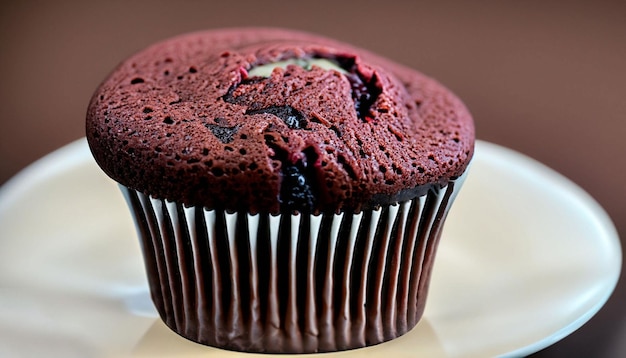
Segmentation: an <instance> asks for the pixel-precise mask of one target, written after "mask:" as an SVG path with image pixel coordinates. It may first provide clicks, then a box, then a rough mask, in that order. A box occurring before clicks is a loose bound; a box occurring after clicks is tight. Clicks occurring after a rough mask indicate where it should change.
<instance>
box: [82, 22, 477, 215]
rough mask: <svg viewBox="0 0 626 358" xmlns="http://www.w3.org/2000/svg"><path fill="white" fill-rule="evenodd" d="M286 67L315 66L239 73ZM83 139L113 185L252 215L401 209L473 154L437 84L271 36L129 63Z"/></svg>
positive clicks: (320, 42) (293, 35) (390, 66)
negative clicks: (400, 205)
mask: <svg viewBox="0 0 626 358" xmlns="http://www.w3.org/2000/svg"><path fill="white" fill-rule="evenodd" d="M312 59H313V60H312ZM317 59H323V60H324V62H323V63H326V62H332V64H335V65H336V68H335V67H334V66H317V65H315V63H316V62H315V61H317ZM309 60H311V61H309ZM326 60H327V61H326ZM281 61H282V62H281ZM294 61H301V62H307V61H308V62H307V63H309V62H310V63H313V65H311V66H306V67H303V66H298V65H295V64H289V65H285V66H279V67H276V68H274V69H273V71H272V72H271V74H269V76H267V77H266V76H259V75H250V74H249V72H250V71H252V70H253V69H254V68H257V67H259V66H265V65H268V64H273V63H279V62H281V63H290V62H294ZM252 73H255V71H252ZM86 133H87V138H88V141H89V145H90V147H91V150H92V152H93V154H94V157H95V159H96V161H97V162H98V164H99V165H100V166H101V167H102V168H103V170H104V171H105V172H106V173H107V174H108V175H109V176H111V177H112V178H113V179H114V180H116V181H118V182H119V183H121V184H122V185H125V186H127V187H129V188H132V189H136V190H139V191H141V192H144V193H146V194H148V195H152V196H154V197H158V198H163V199H167V200H171V201H177V202H180V203H183V204H185V205H188V206H203V207H206V208H210V209H224V210H232V211H235V210H245V211H248V212H252V213H256V212H265V213H268V212H269V213H277V212H279V211H281V210H285V209H288V210H294V211H305V212H306V211H313V212H329V211H339V210H346V209H350V210H356V211H358V210H361V209H363V208H366V207H371V206H375V205H379V204H386V203H390V202H395V201H398V200H405V199H406V198H407V197H410V196H415V195H418V194H421V193H423V192H424V191H425V190H428V188H430V187H432V186H434V185H436V186H441V185H445V184H446V183H447V182H448V181H449V180H451V179H454V178H456V177H458V176H460V175H461V174H462V173H463V172H464V171H465V169H466V167H467V165H468V163H469V161H470V159H471V157H472V154H473V147H474V126H473V122H472V118H471V116H470V114H469V112H468V110H467V109H466V107H465V106H464V105H463V103H462V102H461V101H460V100H459V99H458V98H457V97H456V96H455V95H454V94H452V93H451V92H450V91H449V90H447V89H446V88H444V87H443V86H442V85H441V84H439V83H438V82H436V81H434V80H432V79H430V78H428V77H427V76H425V75H423V74H421V73H419V72H417V71H414V70H411V69H408V68H406V67H404V66H401V65H398V64H395V63H393V62H391V61H389V60H386V59H384V58H381V57H379V56H377V55H374V54H371V53H369V52H367V51H365V50H361V49H357V48H354V47H352V46H350V45H347V44H343V43H339V42H336V41H334V40H330V39H326V38H322V37H318V36H315V35H310V34H306V33H300V32H293V31H285V30H279V29H232V30H219V31H207V32H198V33H192V34H188V35H183V36H180V37H176V38H173V39H170V40H166V41H164V42H161V43H158V44H156V45H153V46H151V47H149V48H147V49H145V50H143V51H141V52H139V53H138V54H136V55H134V56H133V57H131V58H129V59H128V60H126V61H125V62H123V63H122V64H120V65H119V66H118V68H117V69H116V70H115V71H113V73H112V74H111V75H110V76H109V77H108V78H107V79H106V80H105V81H104V82H103V83H102V85H101V86H100V87H99V88H98V90H97V91H96V93H95V94H94V96H93V98H92V100H91V103H90V105H89V109H88V113H87V128H86Z"/></svg>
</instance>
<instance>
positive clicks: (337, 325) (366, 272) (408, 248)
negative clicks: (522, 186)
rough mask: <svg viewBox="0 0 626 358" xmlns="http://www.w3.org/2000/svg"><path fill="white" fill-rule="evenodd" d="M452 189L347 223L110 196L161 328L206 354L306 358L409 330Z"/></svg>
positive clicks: (348, 216) (332, 217)
mask: <svg viewBox="0 0 626 358" xmlns="http://www.w3.org/2000/svg"><path fill="white" fill-rule="evenodd" d="M460 184H461V183H460V181H459V180H457V181H456V182H450V183H449V184H448V185H447V186H446V187H444V188H442V189H439V190H435V189H433V190H430V191H429V192H428V193H427V194H426V195H424V196H421V197H417V198H415V199H413V200H409V201H405V202H401V203H398V204H394V205H390V206H386V207H382V208H378V209H375V210H364V211H362V212H360V213H358V214H352V213H341V214H320V215H308V214H307V215H304V214H302V215H301V214H295V215H294V214H283V215H276V216H273V215H269V214H256V215H250V214H248V213H245V212H235V213H229V212H224V211H220V210H207V209H204V208H201V207H184V206H183V205H180V204H177V203H174V202H169V201H166V200H160V199H154V198H151V197H149V196H147V195H144V194H142V193H139V192H136V191H134V190H131V189H128V188H125V187H122V190H123V191H124V194H125V196H126V198H127V201H128V203H129V206H130V207H131V210H132V211H133V213H134V218H135V223H136V226H137V230H138V233H139V236H140V239H141V243H142V251H143V255H144V259H145V266H146V270H147V277H148V280H149V285H150V290H151V296H152V300H153V301H154V304H155V305H156V308H157V310H158V312H159V314H160V316H161V318H162V319H163V321H164V322H165V324H167V326H169V327H170V328H171V329H172V330H173V331H175V332H177V333H178V334H180V335H181V336H183V337H186V338H188V339H190V340H192V341H195V342H199V343H202V344H206V345H210V346H214V347H220V348H225V349H231V350H237V351H247V352H268V353H269V352H271V353H312V352H329V351H339V350H346V349H353V348H359V347H364V346H370V345H374V344H378V343H381V342H384V341H388V340H391V339H393V338H396V337H398V336H400V335H402V334H404V333H406V332H407V331H408V330H410V329H411V328H413V327H414V326H415V324H416V323H417V322H418V320H419V319H420V317H421V315H422V313H423V311H424V305H425V300H426V295H427V290H428V283H429V279H430V272H431V268H432V264H433V259H434V256H435V251H436V247H437V243H438V240H439V237H440V235H441V230H442V224H443V221H444V220H445V217H446V215H447V212H448V210H449V207H450V205H451V203H452V201H453V199H454V196H455V194H456V192H457V189H458V187H459V186H460Z"/></svg>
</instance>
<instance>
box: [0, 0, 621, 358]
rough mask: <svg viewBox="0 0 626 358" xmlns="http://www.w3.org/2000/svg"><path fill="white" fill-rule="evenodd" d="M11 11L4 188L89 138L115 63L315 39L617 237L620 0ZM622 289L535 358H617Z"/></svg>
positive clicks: (6, 21) (39, 5) (1, 138)
mask: <svg viewBox="0 0 626 358" xmlns="http://www.w3.org/2000/svg"><path fill="white" fill-rule="evenodd" d="M302 4H303V3H301V2H294V1H267V2H260V1H249V0H239V1H228V2H220V3H218V4H215V3H213V2H199V1H178V2H174V1H162V0H159V1H133V2H122V1H107V2H105V1H100V2H93V3H92V2H84V1H57V2H45V1H32V0H28V1H19V2H18V1H8V2H6V1H5V2H2V3H1V5H0V27H1V29H2V30H1V31H0V48H1V49H2V50H1V53H2V56H0V78H1V79H2V80H1V81H0V115H1V117H0V121H1V124H2V126H1V127H0V128H1V129H0V184H2V183H4V182H5V181H6V180H8V179H9V178H10V177H11V176H13V175H14V174H16V173H17V172H18V171H19V170H20V169H22V168H24V167H25V166H27V165H28V164H29V163H31V162H33V161H34V160H36V159H37V158H39V157H41V156H43V155H45V154H46V153H48V152H50V151H52V150H54V149H56V148H58V147H60V146H62V145H64V144H66V143H69V142H70V141H72V140H74V139H77V138H80V137H82V136H83V135H84V122H83V121H84V117H85V110H86V107H87V103H88V101H89V98H90V96H91V94H92V93H93V91H94V89H95V88H96V86H97V85H98V84H99V83H100V81H102V79H103V78H104V77H105V76H106V75H107V73H108V72H109V71H111V70H112V68H113V67H114V66H115V65H116V64H117V63H119V62H120V61H121V60H122V59H124V58H125V57H127V56H128V55H130V54H132V53H133V52H135V51H137V50H139V49H141V48H143V47H145V46H146V45H147V44H150V43H152V42H154V41H157V40H160V39H163V38H166V37H169V36H172V35H176V34H180V33H183V32H188V31H193V30H200V29H208V28H219V27H233V26H273V27H287V28H294V29H300V30H305V31H310V32H317V33H319V34H322V35H326V36H329V37H334V38H337V39H340V40H343V41H346V42H350V43H353V44H355V45H358V46H361V47H365V48H367V49H370V50H372V51H374V52H377V53H380V54H384V55H386V56H387V57H390V58H392V59H394V60H396V61H398V62H401V63H404V64H406V65H409V66H411V67H414V68H417V69H419V70H421V71H422V72H424V73H426V74H429V75H431V76H433V77H435V78H437V79H439V80H440V81H441V82H443V83H444V84H445V85H446V86H448V87H449V88H451V89H452V90H453V91H454V92H456V93H457V94H458V95H459V96H460V97H461V98H462V99H463V100H464V101H465V103H466V104H467V106H468V107H469V108H470V110H471V111H472V113H473V115H474V117H475V121H476V128H477V136H478V138H480V139H483V140H486V141H490V142H494V143H498V144H501V145H504V146H507V147H509V148H512V149H515V150H517V151H519V152H522V153H524V154H527V155H529V156H531V157H533V158H535V159H537V160H539V161H541V162H543V163H544V164H546V165H548V166H550V167H552V168H553V169H555V170H557V171H558V172H560V173H562V174H564V175H565V176H567V177H568V178H570V179H571V180H573V181H574V182H575V183H577V184H578V185H580V186H581V187H582V188H583V189H585V190H586V191H587V192H589V193H590V194H591V195H592V196H593V197H594V198H595V199H596V200H597V201H598V202H599V203H600V204H601V205H602V206H603V207H604V209H605V210H606V211H607V212H608V214H609V215H610V216H611V218H612V220H613V221H614V223H615V226H616V227H617V230H618V233H619V234H620V237H621V238H622V246H626V245H624V240H625V239H626V220H625V218H626V200H625V199H626V185H624V183H626V170H624V162H625V161H624V159H623V155H624V153H626V141H625V140H624V137H626V99H625V96H626V70H624V64H626V2H618V1H613V2H609V1H594V2H591V1H587V2H584V1H551V2H538V1H534V2H530V1H528V2H506V3H505V2H499V1H471V2H470V1H447V2H445V3H443V2H429V3H423V4H421V3H418V2H409V1H390V0H387V1H384V2H374V1H365V0H361V1H358V2H357V1H345V2H340V1H327V0H317V1H315V3H310V4H308V5H306V6H305V5H302ZM625 299H626V285H625V284H624V283H623V280H621V281H620V283H619V284H618V287H617V289H616V291H615V293H614V294H613V296H612V297H611V298H610V299H609V301H608V303H607V304H606V306H605V307H604V308H603V309H602V310H600V312H599V313H598V314H597V315H596V316H595V317H594V318H592V319H591V320H590V321H589V322H588V323H587V324H586V325H584V326H583V327H582V328H580V329H579V330H577V331H576V332H575V333H573V334H572V335H570V336H569V337H566V338H565V339H563V340H562V341H560V342H558V343H557V344H555V345H553V346H551V347H549V348H547V349H545V350H543V351H541V352H539V353H537V354H535V355H534V356H536V357H561V356H572V355H575V356H593V357H619V356H622V357H623V356H626V340H624V339H623V337H625V336H626V305H624V304H622V303H623V302H624V300H625Z"/></svg>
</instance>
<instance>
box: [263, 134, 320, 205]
mask: <svg viewBox="0 0 626 358" xmlns="http://www.w3.org/2000/svg"><path fill="white" fill-rule="evenodd" d="M265 142H266V144H267V146H268V147H270V148H271V149H273V150H274V155H273V156H272V158H273V159H276V160H278V161H280V162H281V163H282V165H281V172H280V176H281V183H280V193H279V197H278V201H279V202H280V205H281V208H282V209H283V210H286V211H299V212H305V213H307V212H311V210H313V208H314V207H315V203H316V200H317V197H318V187H317V185H316V183H317V181H316V176H317V172H316V168H317V159H318V157H319V155H318V154H317V152H316V150H315V148H313V147H308V148H305V149H304V150H303V151H302V154H303V155H297V156H294V155H291V154H290V153H289V152H288V151H287V150H285V149H284V148H281V147H280V146H279V145H278V144H277V143H276V142H275V141H274V137H273V136H272V135H266V136H265ZM296 158H297V159H296Z"/></svg>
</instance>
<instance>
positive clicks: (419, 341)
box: [0, 139, 621, 358]
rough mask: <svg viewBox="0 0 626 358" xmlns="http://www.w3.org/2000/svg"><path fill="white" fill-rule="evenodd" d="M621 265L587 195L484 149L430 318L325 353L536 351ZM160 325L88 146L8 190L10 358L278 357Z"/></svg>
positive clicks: (574, 322)
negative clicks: (400, 332) (393, 334)
mask: <svg viewBox="0 0 626 358" xmlns="http://www.w3.org/2000/svg"><path fill="white" fill-rule="evenodd" d="M620 266H621V250H620V244H619V240H618V237H617V234H616V231H615V229H614V227H613V225H612V223H611V222H610V220H609V219H608V217H607V215H606V214H605V213H604V211H603V210H602V208H600V207H599V206H598V204H597V203H596V202H595V201H594V200H593V199H591V198H590V197H589V196H588V195H587V194H586V193H585V192H583V191H582V190H581V189H580V188H578V187H577V186H576V185H574V184H573V183H571V182H570V181H569V180H567V179H565V178H564V177H562V176H561V175H559V174H557V173H555V172H554V171H552V170H550V169H548V168H547V167H545V166H543V165H542V164H540V163H538V162H536V161H534V160H532V159H529V158H527V157H525V156H523V155H521V154H518V153H516V152H513V151H511V150H509V149H506V148H503V147H499V146H496V145H494V144H489V143H486V142H478V144H477V148H476V156H475V159H474V162H473V165H472V168H471V172H470V175H469V177H468V179H467V181H466V183H465V186H464V188H463V190H462V191H461V193H460V195H459V197H458V199H457V202H456V203H455V205H454V207H453V210H452V212H451V213H450V216H449V219H448V222H447V225H446V228H445V231H444V237H443V238H442V241H441V246H440V251H439V255H438V257H437V260H436V265H435V269H434V274H433V277H432V285H431V292H430V296H429V300H428V304H427V307H426V312H425V315H424V318H423V319H422V321H421V322H420V323H419V324H418V326H417V327H416V328H415V329H413V330H412V331H411V332H409V333H408V334H406V335H405V336H403V337H400V338H398V339H396V340H393V341H391V342H388V343H384V344H381V345H378V346H375V347H370V348H366V349H360V350H356V351H348V352H343V353H334V354H327V355H324V357H328V358H330V357H353V356H359V357H361V356H382V355H383V354H385V355H389V356H394V357H414V356H423V357H438V356H446V357H450V356H463V357H474V356H475V357H486V356H497V355H524V354H529V353H531V352H534V351H537V350H539V349H541V348H543V347H546V346H548V345H550V344H552V343H554V342H556V341H558V340H559V339H561V338H563V337H565V336H566V335H568V334H569V333H571V332H572V331H574V330H575V329H577V328H578V327H580V326H581V325H582V324H583V323H585V322H586V321H587V320H588V319H589V318H591V316H593V315H594V314H595V313H596V312H597V311H598V310H599V309H600V307H601V306H602V305H603V304H604V303H605V302H606V300H607V298H608V297H609V295H610V294H611V292H612V291H613V289H614V287H615V284H616V282H617V279H618V276H619V272H620ZM156 317H157V316H156V313H155V311H154V309H153V308H152V303H151V302H150V299H149V295H148V288H147V284H146V280H145V275H144V271H143V263H142V259H141V254H140V252H139V246H138V241H137V240H136V238H135V231H134V226H133V223H132V220H131V218H130V215H129V212H128V209H127V208H126V204H125V202H124V200H123V198H122V195H121V193H120V192H119V191H118V188H117V186H116V184H115V183H113V182H112V181H111V180H109V179H108V178H107V177H106V176H105V175H104V174H103V173H102V172H101V171H100V169H99V168H98V167H97V165H96V164H95V163H94V161H93V160H92V159H91V155H90V153H89V150H88V148H87V145H86V142H85V140H84V139H82V140H79V141H76V142H74V143H72V144H70V145H68V146H66V147H64V148H61V149H60V150H58V151H56V152H53V153H52V154H50V155H48V156H46V157H44V158H43V159H41V160H40V161H38V162H36V163H35V164H33V165H31V166H30V167H28V168H27V169H25V170H24V171H23V172H21V173H20V174H18V175H17V176H16V177H15V178H13V179H12V180H11V181H9V182H8V183H6V184H5V185H4V186H3V187H2V188H1V189H0V356H2V357H14V356H20V357H31V356H33V357H42V356H46V357H51V356H55V357H90V356H144V357H148V356H150V357H151V356H172V357H180V356H184V357H195V356H203V357H205V356H214V355H219V356H225V357H226V356H228V357H235V356H239V357H256V356H259V357H267V355H242V354H240V353H234V352H226V351H221V350H217V349H214V348H209V347H205V346H201V345H198V344H195V343H191V342H189V341H187V340H185V339H183V338H180V337H179V336H177V335H176V334H174V333H172V332H171V331H170V330H169V329H168V328H166V327H165V326H164V325H163V324H162V323H161V322H160V320H159V319H157V318H156ZM315 356H317V355H308V357H315ZM282 357H285V356H282Z"/></svg>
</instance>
